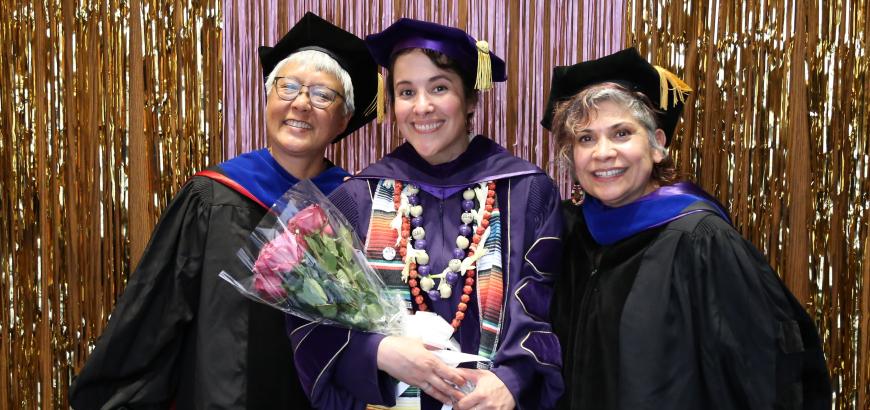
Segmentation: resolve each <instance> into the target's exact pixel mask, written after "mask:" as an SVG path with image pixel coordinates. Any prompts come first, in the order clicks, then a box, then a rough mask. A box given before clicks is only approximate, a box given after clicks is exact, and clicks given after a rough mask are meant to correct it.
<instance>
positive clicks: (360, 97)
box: [70, 13, 378, 409]
mask: <svg viewBox="0 0 870 410" xmlns="http://www.w3.org/2000/svg"><path fill="white" fill-rule="evenodd" d="M259 55H260V61H261V63H262V66H263V73H264V75H266V76H267V78H266V81H265V88H266V90H265V91H266V115H265V120H266V121H265V122H266V123H265V127H266V134H267V136H268V148H264V149H261V150H258V151H254V152H250V153H247V154H244V155H241V156H239V157H236V158H234V159H231V160H229V161H226V162H223V163H221V164H219V165H217V166H215V167H212V168H209V169H208V170H206V171H203V172H200V173H198V174H197V175H196V176H194V177H193V178H191V179H190V181H189V182H188V183H187V184H186V185H185V186H184V187H183V188H182V189H181V191H180V192H179V193H178V194H177V195H176V197H175V199H173V201H172V202H171V203H170V204H169V206H168V207H167V208H166V210H165V211H164V212H163V215H162V217H161V219H160V222H159V223H158V225H157V227H156V228H155V230H154V232H153V234H152V238H151V241H150V243H149V245H148V248H147V249H146V251H145V253H144V255H143V256H142V259H141V262H140V263H139V266H138V267H137V268H136V271H135V272H133V274H132V275H131V276H130V280H129V282H128V284H127V287H126V289H125V290H124V294H123V295H122V297H121V298H120V299H119V300H118V303H117V305H116V307H115V310H114V312H113V313H112V316H111V320H110V321H109V324H108V327H107V328H106V329H105V330H104V332H103V334H102V336H101V338H100V339H99V340H97V342H96V347H95V348H94V351H93V353H92V354H91V356H90V358H89V359H88V361H87V363H85V366H84V367H83V368H82V370H81V373H80V374H79V375H78V377H77V378H76V379H75V381H74V382H73V385H72V386H71V388H70V403H71V405H72V406H73V407H74V408H78V409H97V408H105V409H108V408H112V409H114V408H171V407H174V408H177V409H192V408H220V409H291V408H292V409H304V408H310V407H311V406H310V404H309V403H308V399H307V398H306V397H305V394H304V393H303V392H302V389H301V386H300V383H299V378H298V376H297V374H296V370H295V367H294V365H293V360H292V350H291V347H290V343H289V341H288V339H287V336H286V334H285V332H284V315H283V313H281V312H280V311H278V310H275V309H273V308H271V307H269V306H266V305H262V304H259V303H256V302H253V301H251V300H249V299H246V298H244V297H243V296H242V295H241V294H240V293H239V292H237V291H236V290H235V289H233V287H231V286H228V285H227V284H226V283H225V282H224V281H223V280H221V279H219V278H218V274H219V273H220V272H221V271H222V270H227V271H231V272H232V271H242V270H243V269H244V266H241V263H240V262H239V260H238V257H237V256H236V252H237V251H238V249H240V248H241V247H242V246H243V244H244V243H245V242H246V241H247V240H248V238H249V236H250V233H251V231H252V230H253V229H254V228H255V227H256V226H257V224H258V223H259V222H260V220H261V219H262V217H263V216H264V215H265V213H266V211H267V210H268V208H269V207H270V206H271V205H272V203H274V202H275V200H276V199H277V198H279V197H280V196H281V195H282V194H283V193H284V192H286V191H287V190H288V189H289V188H290V187H291V186H293V185H294V184H295V183H296V182H298V181H299V180H300V179H303V178H310V179H311V180H313V182H314V183H315V184H316V185H317V186H318V187H319V188H320V189H321V190H322V191H323V192H326V193H329V192H331V191H332V190H334V189H335V188H336V187H337V186H338V185H339V184H341V182H342V181H343V180H344V178H345V177H347V176H348V174H347V172H345V171H344V170H343V169H341V168H339V167H336V166H335V165H333V164H332V163H331V162H329V161H328V160H327V159H325V158H324V154H325V151H326V148H327V146H329V144H331V143H334V142H336V141H338V140H340V139H342V138H344V137H345V136H346V135H348V134H350V133H351V132H353V131H354V130H356V129H358V128H359V127H361V126H363V125H365V124H366V123H367V122H369V121H370V120H372V119H373V118H374V113H373V112H369V110H367V108H368V107H369V106H371V105H372V102H373V101H374V97H375V95H376V93H375V90H376V88H377V87H376V85H377V81H378V77H377V71H376V65H375V63H374V61H373V59H372V57H371V54H370V53H369V51H368V49H367V48H366V46H365V44H364V43H363V41H362V40H361V39H359V38H358V37H356V36H354V35H353V34H351V33H348V32H346V31H344V30H342V29H340V28H338V27H335V26H333V25H331V24H329V23H328V22H326V21H324V20H322V19H321V18H319V17H317V16H316V15H314V14H310V13H309V14H306V15H305V16H304V17H303V18H302V19H301V20H300V21H299V22H298V23H297V24H296V25H295V26H294V27H293V29H291V30H290V31H289V32H288V33H287V34H286V35H285V36H284V37H283V38H282V39H281V40H280V41H279V42H278V44H276V45H275V47H261V48H260V50H259Z"/></svg>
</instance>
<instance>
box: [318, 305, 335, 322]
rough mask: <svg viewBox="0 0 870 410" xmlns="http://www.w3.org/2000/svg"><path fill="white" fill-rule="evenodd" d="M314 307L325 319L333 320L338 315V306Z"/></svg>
mask: <svg viewBox="0 0 870 410" xmlns="http://www.w3.org/2000/svg"><path fill="white" fill-rule="evenodd" d="M315 307H316V308H317V311H318V312H320V314H321V315H323V317H325V318H327V319H333V318H335V317H336V315H338V306H336V305H317V306H315Z"/></svg>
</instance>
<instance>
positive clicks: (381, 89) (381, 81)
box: [376, 73, 387, 124]
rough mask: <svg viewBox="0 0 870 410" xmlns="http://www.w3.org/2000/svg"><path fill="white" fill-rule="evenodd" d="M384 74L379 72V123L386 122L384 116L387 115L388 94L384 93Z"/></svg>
mask: <svg viewBox="0 0 870 410" xmlns="http://www.w3.org/2000/svg"><path fill="white" fill-rule="evenodd" d="M384 86H385V84H384V76H383V75H381V73H378V95H377V97H376V98H377V105H378V119H377V121H378V124H381V123H383V122H384V117H385V116H386V111H387V110H386V101H385V100H386V96H385V95H384V93H385V92H386V91H385V89H384Z"/></svg>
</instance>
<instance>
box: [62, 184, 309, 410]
mask: <svg viewBox="0 0 870 410" xmlns="http://www.w3.org/2000/svg"><path fill="white" fill-rule="evenodd" d="M213 169H214V170H218V168H216V167H215V168H213ZM265 212H266V209H264V208H263V207H262V206H260V205H258V204H256V203H255V202H253V201H252V200H250V199H248V198H247V197H245V196H243V195H241V194H239V193H238V192H236V191H234V190H232V189H230V188H228V187H226V186H224V185H223V184H221V183H219V182H216V181H214V180H212V179H209V178H206V177H193V178H192V179H191V180H190V181H189V182H188V183H187V184H186V185H185V186H184V187H183V189H182V190H181V191H180V192H179V193H178V194H177V195H176V197H175V198H174V199H173V201H172V202H171V203H170V204H169V206H168V207H167V208H166V210H165V211H164V212H163V215H162V216H161V218H160V221H159V223H158V225H157V226H156V228H155V229H154V232H153V235H152V238H151V241H150V243H149V244H148V247H147V249H146V250H145V253H144V255H143V256H142V259H141V262H140V264H139V266H138V267H137V268H136V270H135V272H134V273H133V274H132V275H131V276H130V279H129V282H128V283H127V286H126V288H125V290H124V294H123V295H122V296H121V298H120V299H119V300H118V303H117V304H116V307H115V310H114V311H113V313H112V316H111V319H110V321H109V324H108V326H107V328H106V329H105V330H104V332H103V334H102V336H101V337H100V339H99V340H98V341H97V343H96V347H95V349H94V351H93V353H92V354H91V356H90V358H89V359H88V361H87V363H86V364H85V366H84V368H83V369H82V371H81V373H80V374H79V375H78V377H77V378H76V379H75V381H74V382H73V385H72V386H71V388H70V404H71V405H72V406H73V407H74V408H76V409H98V408H101V409H120V408H130V409H167V408H170V406H172V405H173V404H174V407H175V408H176V409H205V408H209V409H217V408H220V409H256V408H261V409H305V408H310V405H309V404H308V400H307V398H306V396H305V394H304V393H303V392H302V389H301V387H300V384H299V380H298V377H297V376H296V371H295V368H294V365H293V360H292V350H291V348H290V342H289V340H288V339H287V336H286V335H285V334H284V314H283V313H281V312H280V311H278V310H276V309H273V308H270V307H268V306H266V305H262V304H259V303H255V302H253V301H251V300H249V299H246V298H244V297H243V296H242V295H241V294H240V293H239V292H238V291H237V290H236V289H235V288H233V287H232V286H230V285H228V284H227V283H225V282H224V281H223V280H221V279H220V278H219V277H218V274H219V273H220V272H221V271H222V270H227V271H230V272H241V271H242V270H243V269H245V268H244V266H242V265H241V264H240V262H239V260H238V257H237V256H236V252H237V251H238V250H239V248H241V247H242V245H243V244H244V243H245V241H247V239H248V237H249V235H250V233H251V231H252V230H253V229H254V228H255V227H256V226H257V224H258V223H259V222H260V220H261V218H262V217H263V215H264V214H265Z"/></svg>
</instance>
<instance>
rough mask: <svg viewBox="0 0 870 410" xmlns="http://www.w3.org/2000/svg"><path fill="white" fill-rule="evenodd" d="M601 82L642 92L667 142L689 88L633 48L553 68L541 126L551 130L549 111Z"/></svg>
mask: <svg viewBox="0 0 870 410" xmlns="http://www.w3.org/2000/svg"><path fill="white" fill-rule="evenodd" d="M603 82H614V83H618V84H621V85H623V86H626V87H627V88H628V89H630V90H632V91H639V92H641V93H643V94H644V95H646V96H647V97H648V98H649V99H650V101H651V102H652V103H653V105H654V106H657V108H658V109H659V110H660V112H659V113H658V114H657V115H658V119H659V123H660V124H661V127H662V130H663V131H664V132H665V135H666V137H667V141H666V142H665V146H668V145H670V143H671V138H672V137H673V135H674V130H675V129H676V127H677V121H679V119H680V114H681V113H682V111H683V103H684V101H685V98H686V95H687V94H688V93H689V92H691V91H692V89H691V88H689V86H688V84H686V83H685V82H683V80H681V79H680V78H679V77H677V76H676V75H675V74H673V73H671V72H670V71H668V70H665V69H664V68H662V67H659V66H653V65H652V64H650V63H649V62H648V61H646V60H645V59H644V58H643V57H641V55H640V53H638V51H637V49H635V48H633V47H632V48H627V49H625V50H622V51H619V52H616V53H614V54H611V55H609V56H606V57H602V58H599V59H597V60H590V61H584V62H582V63H577V64H574V65H571V66H558V67H556V68H554V69H553V81H552V85H551V86H550V99H549V100H548V101H547V109H546V111H544V118H543V119H542V120H541V125H542V126H543V127H544V128H546V129H548V130H549V129H551V127H552V125H553V124H552V123H553V113H554V111H555V110H556V105H557V104H558V103H559V102H561V101H565V100H568V99H570V98H571V97H573V96H574V95H575V94H577V93H578V92H580V91H582V90H583V89H584V88H586V87H589V86H591V85H595V84H599V83H603Z"/></svg>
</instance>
